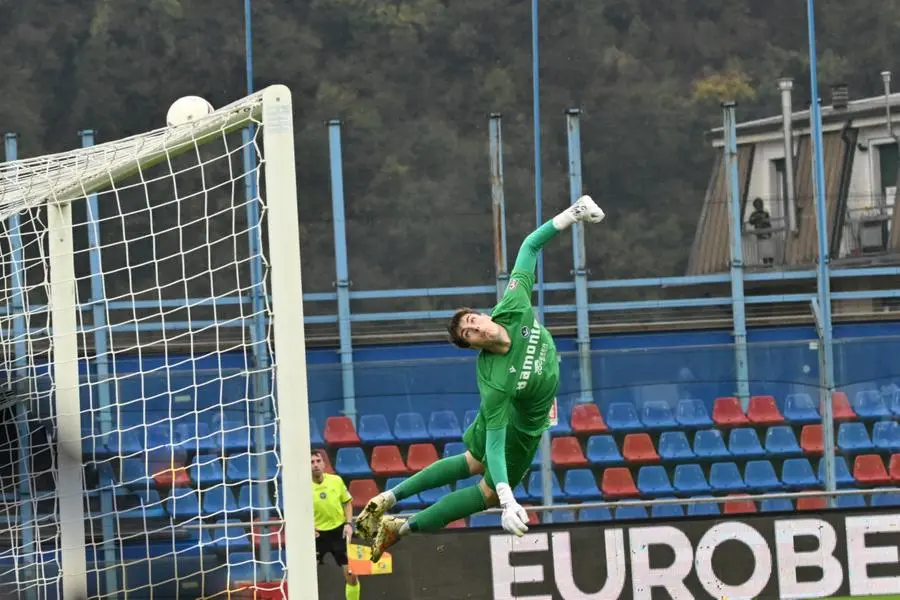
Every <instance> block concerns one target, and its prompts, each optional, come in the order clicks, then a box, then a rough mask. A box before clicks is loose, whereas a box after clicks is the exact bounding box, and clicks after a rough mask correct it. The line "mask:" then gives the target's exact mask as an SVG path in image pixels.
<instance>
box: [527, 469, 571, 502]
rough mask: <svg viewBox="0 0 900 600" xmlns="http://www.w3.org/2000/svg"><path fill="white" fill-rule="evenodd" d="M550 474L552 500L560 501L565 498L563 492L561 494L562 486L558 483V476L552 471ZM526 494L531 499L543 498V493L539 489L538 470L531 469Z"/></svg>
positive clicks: (539, 474)
mask: <svg viewBox="0 0 900 600" xmlns="http://www.w3.org/2000/svg"><path fill="white" fill-rule="evenodd" d="M550 475H551V479H550V483H551V490H552V492H551V493H552V494H553V501H554V502H562V501H563V500H565V498H566V496H565V494H563V491H562V488H561V487H560V485H559V478H558V477H557V476H556V473H555V472H553V471H551V472H550ZM528 496H529V498H530V499H531V500H537V501H541V500H543V498H544V494H543V492H542V491H541V473H540V472H539V471H532V472H531V474H530V475H529V476H528Z"/></svg>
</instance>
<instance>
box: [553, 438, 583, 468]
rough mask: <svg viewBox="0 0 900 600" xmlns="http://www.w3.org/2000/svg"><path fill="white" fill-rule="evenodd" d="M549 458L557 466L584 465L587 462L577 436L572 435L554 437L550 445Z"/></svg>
mask: <svg viewBox="0 0 900 600" xmlns="http://www.w3.org/2000/svg"><path fill="white" fill-rule="evenodd" d="M550 459H551V460H552V461H553V465H554V466H557V467H566V468H568V467H584V466H587V464H588V460H587V458H585V456H584V452H583V451H582V450H581V444H580V443H579V442H578V438H574V437H560V438H554V439H553V441H552V442H551V447H550Z"/></svg>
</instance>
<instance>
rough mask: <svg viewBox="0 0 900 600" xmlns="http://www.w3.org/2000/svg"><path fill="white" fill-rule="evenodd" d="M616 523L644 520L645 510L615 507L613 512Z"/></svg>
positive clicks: (632, 507)
mask: <svg viewBox="0 0 900 600" xmlns="http://www.w3.org/2000/svg"><path fill="white" fill-rule="evenodd" d="M613 516H614V518H615V520H616V521H630V520H632V519H639V520H646V519H647V509H646V508H644V507H643V506H629V505H625V506H617V507H616V508H615V509H614V510H613Z"/></svg>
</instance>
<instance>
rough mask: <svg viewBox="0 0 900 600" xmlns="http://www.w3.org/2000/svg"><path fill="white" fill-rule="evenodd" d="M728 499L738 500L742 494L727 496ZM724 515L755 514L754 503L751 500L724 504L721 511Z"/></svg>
mask: <svg viewBox="0 0 900 600" xmlns="http://www.w3.org/2000/svg"><path fill="white" fill-rule="evenodd" d="M728 496H729V497H732V496H733V497H735V498H740V497H741V496H744V494H728ZM722 512H724V513H725V514H726V515H739V514H744V513H755V512H756V503H755V502H754V501H753V500H732V501H729V502H726V503H725V506H724V507H723V509H722Z"/></svg>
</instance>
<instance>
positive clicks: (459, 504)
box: [409, 485, 487, 533]
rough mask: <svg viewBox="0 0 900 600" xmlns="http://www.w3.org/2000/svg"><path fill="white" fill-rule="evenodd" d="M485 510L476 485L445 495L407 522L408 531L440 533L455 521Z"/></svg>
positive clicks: (482, 497) (481, 496) (482, 498)
mask: <svg viewBox="0 0 900 600" xmlns="http://www.w3.org/2000/svg"><path fill="white" fill-rule="evenodd" d="M485 508H487V505H486V504H485V502H484V495H482V493H481V488H480V487H479V486H477V485H473V486H469V487H467V488H463V489H461V490H456V491H455V492H452V493H450V494H447V495H446V496H444V497H443V498H441V499H440V500H438V501H437V502H435V503H434V504H432V505H431V506H429V507H428V508H426V509H425V510H423V511H422V512H419V513H416V514H415V515H413V516H412V518H410V520H409V530H410V531H424V532H429V533H430V532H433V531H440V530H441V529H443V528H444V527H446V526H447V524H449V523H452V522H453V521H455V520H457V519H462V518H463V517H468V516H469V515H474V514H475V513H477V512H481V511H483V510H484V509H485Z"/></svg>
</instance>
